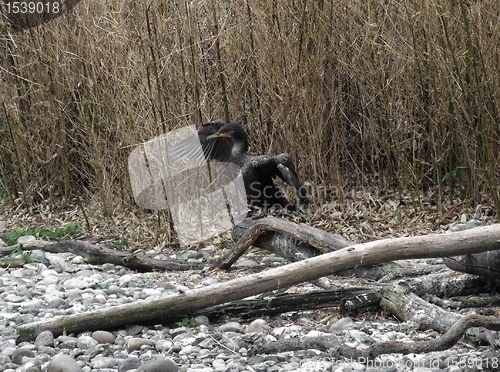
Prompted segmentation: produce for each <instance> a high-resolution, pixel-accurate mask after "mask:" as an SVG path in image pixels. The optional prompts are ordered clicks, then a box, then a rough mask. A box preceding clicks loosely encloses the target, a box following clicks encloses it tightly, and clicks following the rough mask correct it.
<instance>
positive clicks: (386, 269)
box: [384, 262, 396, 274]
mask: <svg viewBox="0 0 500 372" xmlns="http://www.w3.org/2000/svg"><path fill="white" fill-rule="evenodd" d="M395 267H396V264H395V263H394V262H391V263H390V264H388V265H386V266H385V267H384V274H387V273H388V272H389V271H391V270H392V269H394V268H395Z"/></svg>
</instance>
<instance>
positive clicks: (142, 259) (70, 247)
mask: <svg viewBox="0 0 500 372" xmlns="http://www.w3.org/2000/svg"><path fill="white" fill-rule="evenodd" d="M40 243H41V242H40V241H38V240H35V241H32V242H31V243H27V244H24V245H23V249H43V250H44V251H46V252H50V253H65V252H71V253H73V254H76V255H79V256H82V257H83V258H85V260H86V261H87V262H88V263H90V264H95V265H100V264H104V263H112V264H114V265H120V266H125V267H128V268H131V269H133V270H137V271H142V272H144V271H152V270H195V269H202V268H204V267H210V266H211V264H209V263H195V262H180V261H178V260H156V259H153V258H149V257H146V256H143V255H139V254H133V253H129V252H122V251H117V250H115V249H110V248H106V247H98V246H96V245H93V244H89V243H85V242H81V241H77V240H62V241H60V242H57V243H49V242H42V243H44V244H40ZM11 251H12V249H11Z"/></svg>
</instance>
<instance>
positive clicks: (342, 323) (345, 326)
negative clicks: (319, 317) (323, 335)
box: [330, 317, 354, 332]
mask: <svg viewBox="0 0 500 372" xmlns="http://www.w3.org/2000/svg"><path fill="white" fill-rule="evenodd" d="M353 328H354V322H353V320H352V319H351V318H349V317H347V318H342V319H339V320H338V321H336V322H335V323H333V324H332V325H331V326H330V332H334V331H347V330H349V329H353Z"/></svg>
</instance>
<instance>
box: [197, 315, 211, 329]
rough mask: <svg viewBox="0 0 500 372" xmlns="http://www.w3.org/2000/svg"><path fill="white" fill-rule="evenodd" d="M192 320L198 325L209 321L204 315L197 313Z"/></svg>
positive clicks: (207, 323)
mask: <svg viewBox="0 0 500 372" xmlns="http://www.w3.org/2000/svg"><path fill="white" fill-rule="evenodd" d="M194 320H196V321H197V322H198V324H199V325H205V326H208V325H210V321H209V320H208V318H207V317H206V316H205V315H198V316H197V317H196V318H194Z"/></svg>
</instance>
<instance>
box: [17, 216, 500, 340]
mask: <svg viewBox="0 0 500 372" xmlns="http://www.w3.org/2000/svg"><path fill="white" fill-rule="evenodd" d="M245 235H246V236H247V238H248V235H247V234H245ZM250 235H251V234H250ZM499 236H500V225H492V226H485V227H478V228H476V229H471V230H466V231H463V232H458V233H455V234H441V235H426V236H422V237H410V238H397V239H386V240H379V241H373V242H369V243H364V244H357V245H354V246H352V247H348V248H344V249H341V250H339V251H336V252H332V253H327V254H323V255H321V256H318V257H313V258H309V259H306V260H303V261H299V262H294V263H291V264H288V265H285V266H282V267H278V268H275V269H270V270H267V271H264V272H261V273H257V274H253V275H249V276H246V277H243V278H238V279H234V280H231V281H228V282H225V283H220V284H216V285H213V286H210V287H205V288H200V289H196V290H193V291H189V292H186V293H181V294H177V295H170V296H166V297H161V298H154V299H150V300H145V301H140V302H139V301H138V302H135V303H131V304H123V305H119V306H115V307H111V308H106V309H100V310H95V311H90V312H86V313H83V314H74V315H64V316H59V317H56V318H53V319H48V320H44V321H41V322H35V323H31V324H25V325H21V326H19V327H18V335H19V337H18V341H26V340H32V339H34V338H36V336H37V335H38V334H39V333H40V332H42V331H45V330H49V331H51V332H52V333H53V334H54V335H60V334H62V333H63V331H66V332H68V333H72V332H75V333H77V332H80V331H84V330H96V329H104V328H115V327H118V326H121V325H124V324H129V323H135V322H146V321H151V320H152V319H161V318H162V316H164V315H167V314H168V315H169V316H172V315H176V314H185V313H189V312H193V311H197V310H200V309H203V308H206V307H210V306H215V305H219V304H222V303H226V302H230V301H235V300H239V299H242V298H245V297H249V296H253V295H256V294H259V293H264V292H269V291H271V290H275V289H283V288H289V287H290V286H292V285H295V284H299V283H302V282H305V281H310V280H314V279H317V278H320V277H323V276H327V275H330V274H332V273H335V272H339V271H344V270H347V269H350V268H355V267H360V266H367V265H374V264H378V263H381V262H388V261H394V260H401V259H414V258H431V257H446V256H453V255H460V254H470V253H477V252H484V251H488V250H494V249H500V239H499ZM244 241H246V242H248V241H249V240H248V239H247V240H244ZM307 243H308V244H311V245H313V246H323V245H324V244H325V242H323V241H316V239H315V238H314V237H311V239H310V241H308V242H307ZM238 244H239V243H238ZM243 244H247V243H242V245H243Z"/></svg>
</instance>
